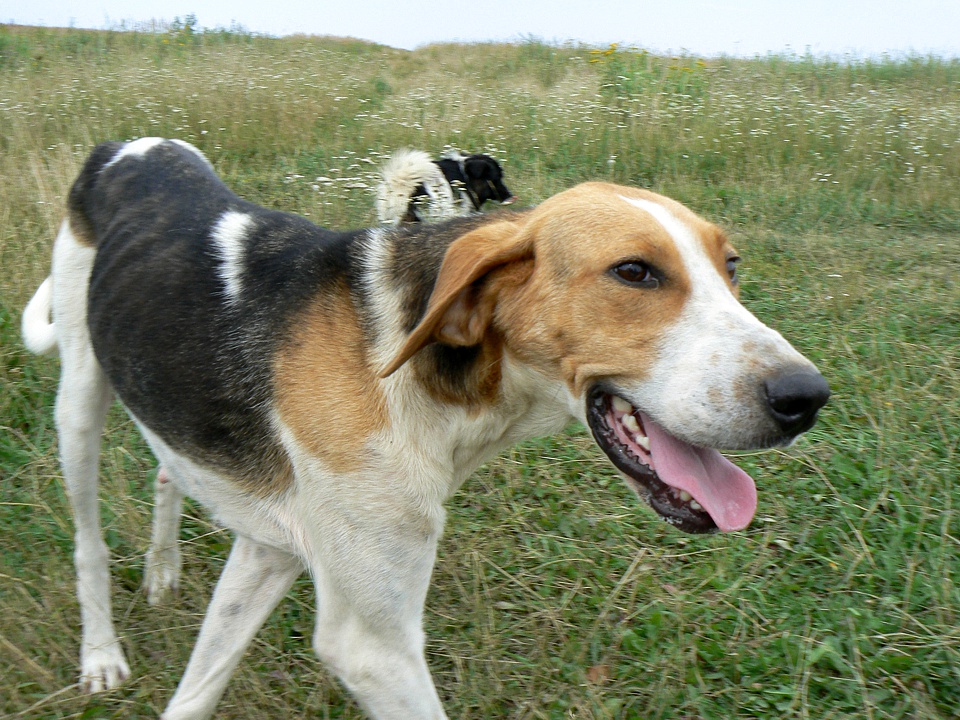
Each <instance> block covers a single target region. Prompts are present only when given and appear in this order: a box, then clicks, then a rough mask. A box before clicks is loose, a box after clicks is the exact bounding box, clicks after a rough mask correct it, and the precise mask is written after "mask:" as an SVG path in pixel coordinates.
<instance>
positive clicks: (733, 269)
mask: <svg viewBox="0 0 960 720" xmlns="http://www.w3.org/2000/svg"><path fill="white" fill-rule="evenodd" d="M739 262H740V258H738V257H737V256H736V255H734V256H733V257H731V258H727V275H729V276H730V282H732V283H734V284H736V283H737V281H738V278H737V264H738V263H739Z"/></svg>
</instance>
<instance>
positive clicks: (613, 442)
mask: <svg viewBox="0 0 960 720" xmlns="http://www.w3.org/2000/svg"><path fill="white" fill-rule="evenodd" d="M587 423H588V424H589V426H590V430H591V432H593V437H594V439H595V440H596V441H597V444H598V445H599V446H600V448H601V449H602V450H603V451H604V452H605V453H606V454H607V457H609V458H610V460H611V462H613V464H614V465H615V466H616V467H617V469H618V470H620V472H621V473H623V474H624V475H625V476H626V478H627V482H628V484H629V485H630V487H631V488H632V489H633V490H634V491H635V492H636V493H637V494H638V495H640V497H642V498H644V499H645V500H646V501H647V502H648V503H649V504H650V506H651V507H652V508H653V509H654V510H655V511H656V512H657V513H658V514H659V515H660V516H661V517H662V518H663V519H664V520H666V521H667V522H669V523H670V524H671V525H675V526H676V527H678V528H680V529H681V530H684V531H685V532H690V533H704V532H713V531H715V530H718V529H719V530H721V531H723V532H729V531H732V530H742V529H743V528H745V527H747V525H749V524H750V521H751V520H752V519H753V515H754V513H755V512H756V509H757V488H756V485H754V482H753V479H752V478H751V477H750V476H749V475H747V474H746V473H745V472H743V470H741V469H740V468H738V467H737V466H736V465H734V464H733V463H731V462H730V461H729V460H727V459H726V458H725V457H723V455H721V454H720V453H719V452H718V451H716V450H714V449H711V448H703V447H698V446H696V445H691V444H690V443H687V442H684V441H683V440H680V439H679V438H676V437H674V436H673V435H670V434H669V433H668V432H667V431H666V430H664V429H663V428H662V427H660V426H659V425H658V424H657V423H655V422H654V421H653V420H652V419H651V418H650V417H649V416H647V415H646V414H644V413H643V412H641V411H640V410H638V409H637V408H635V407H634V406H633V405H631V404H630V403H629V402H627V401H626V400H624V399H623V398H622V397H620V396H619V395H615V394H612V393H608V392H606V391H604V390H603V389H601V388H600V387H594V388H593V389H592V390H591V391H590V392H589V393H588V395H587Z"/></svg>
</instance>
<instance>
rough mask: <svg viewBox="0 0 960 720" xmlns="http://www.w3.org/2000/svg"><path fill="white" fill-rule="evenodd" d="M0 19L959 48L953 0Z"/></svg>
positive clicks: (311, 5)
mask: <svg viewBox="0 0 960 720" xmlns="http://www.w3.org/2000/svg"><path fill="white" fill-rule="evenodd" d="M3 5H4V7H3V8H0V22H4V23H6V22H12V23H20V24H25V25H46V26H50V27H55V26H69V25H73V26H75V27H83V28H112V27H116V26H118V25H119V24H120V22H121V21H127V23H128V24H129V23H131V22H133V23H136V22H143V21H149V20H165V21H170V20H173V18H174V17H176V16H179V17H181V18H183V17H185V16H186V15H188V14H190V13H193V14H194V15H196V17H197V21H198V24H199V25H200V26H201V27H208V28H215V27H229V26H230V25H231V24H232V23H239V24H240V25H243V26H244V27H245V28H246V29H247V30H250V31H253V32H258V33H265V34H270V35H288V34H291V33H307V34H315V35H342V36H350V37H356V38H362V39H366V40H373V41H375V42H378V43H382V44H384V45H390V46H393V47H398V48H406V49H413V48H416V47H418V46H420V45H424V44H427V43H431V42H443V41H461V42H469V41H484V40H521V39H524V38H529V37H534V38H537V39H540V40H545V41H550V42H554V41H556V42H564V41H567V40H575V41H581V42H585V43H588V44H591V45H607V44H609V43H611V42H621V43H624V44H625V45H633V46H640V47H644V48H647V49H649V50H652V51H657V52H679V51H682V50H685V51H687V52H689V53H692V54H695V55H716V54H720V53H725V54H733V55H747V56H752V55H755V54H766V53H767V52H775V53H779V52H794V53H800V54H802V53H805V52H806V51H807V50H810V51H811V52H813V53H814V54H829V55H836V56H840V55H844V54H853V55H856V56H860V57H865V56H876V55H880V54H882V53H889V54H892V55H904V54H910V53H914V54H927V53H934V54H938V55H945V56H951V57H956V56H960V0H657V1H656V2H653V1H651V0H580V1H579V2H566V1H564V0H512V1H504V0H416V1H415V2H407V1H406V0H336V1H330V0H283V1H281V2H266V1H265V0H153V1H152V2H139V1H138V0H28V1H23V0H21V1H20V2H13V1H10V2H4V3H3Z"/></svg>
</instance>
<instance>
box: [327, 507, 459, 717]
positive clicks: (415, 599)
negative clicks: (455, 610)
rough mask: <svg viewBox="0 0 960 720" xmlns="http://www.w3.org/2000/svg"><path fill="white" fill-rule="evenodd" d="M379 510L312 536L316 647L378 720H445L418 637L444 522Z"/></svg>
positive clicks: (331, 522)
mask: <svg viewBox="0 0 960 720" xmlns="http://www.w3.org/2000/svg"><path fill="white" fill-rule="evenodd" d="M377 505H378V503H376V502H374V503H371V504H370V506H369V507H368V509H367V511H366V512H364V513H362V514H360V515H355V514H350V515H349V516H346V515H340V514H339V513H334V514H333V515H332V516H330V515H328V516H325V517H324V523H323V525H322V526H321V527H318V528H316V529H315V530H316V532H317V534H318V535H319V537H318V538H317V539H318V541H319V542H318V544H317V545H318V547H319V548H320V552H319V553H317V554H316V556H315V559H314V566H313V568H312V570H313V574H314V580H315V582H316V584H317V627H316V632H315V634H314V647H315V649H316V652H317V655H318V656H319V657H320V659H321V660H323V661H324V662H325V663H326V664H327V665H328V666H329V667H330V668H331V669H332V670H333V671H334V672H335V673H336V674H337V675H338V676H339V678H340V679H341V681H343V683H344V685H346V686H347V688H348V689H349V690H350V692H351V693H352V694H353V696H354V697H355V698H356V699H357V701H358V702H359V703H360V704H361V705H362V706H363V708H364V710H366V712H367V713H368V714H369V715H370V716H371V717H373V718H375V719H376V720H446V717H447V716H446V714H445V713H444V712H443V707H442V706H441V704H440V698H439V697H438V695H437V691H436V689H435V688H434V685H433V679H432V678H431V677H430V671H429V669H428V668H427V662H426V658H425V656H424V634H423V629H422V618H423V604H424V601H425V599H426V594H427V588H428V586H429V583H430V575H431V572H432V571H433V563H434V558H435V555H436V547H437V540H438V538H439V535H440V528H441V527H442V519H440V520H439V521H437V520H436V519H434V520H427V519H426V518H423V517H416V516H415V514H414V513H411V514H409V515H408V514H406V513H402V512H397V508H390V509H384V508H380V507H377ZM391 510H392V512H391ZM337 515H339V517H336V516H337ZM436 515H437V516H442V510H440V509H439V508H438V509H437V513H436ZM335 517H336V519H334V518H335Z"/></svg>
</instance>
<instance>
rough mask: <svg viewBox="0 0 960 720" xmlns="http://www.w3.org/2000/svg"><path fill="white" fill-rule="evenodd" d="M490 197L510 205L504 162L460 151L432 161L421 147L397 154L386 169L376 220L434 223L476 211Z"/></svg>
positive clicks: (382, 176) (390, 223)
mask: <svg viewBox="0 0 960 720" xmlns="http://www.w3.org/2000/svg"><path fill="white" fill-rule="evenodd" d="M487 200H496V201H497V202H500V203H504V204H508V203H511V202H513V200H514V195H513V193H511V192H510V191H509V190H508V189H507V186H506V185H504V184H503V170H502V168H501V167H500V163H498V162H497V161H496V160H494V159H493V158H492V157H490V156H489V155H483V154H480V153H477V154H473V155H464V154H463V153H461V152H460V151H458V150H451V151H450V152H447V153H444V155H442V156H441V157H440V159H439V160H433V159H431V157H430V156H429V155H428V154H427V153H425V152H423V151H422V150H410V149H404V150H399V151H397V152H396V153H394V155H393V157H392V158H390V160H388V161H387V163H386V164H385V165H384V166H383V169H382V170H381V179H380V184H379V185H378V186H377V219H378V220H379V221H380V222H381V223H382V224H385V225H398V224H400V223H402V222H430V221H436V220H443V219H446V218H451V217H457V216H461V215H469V214H470V213H473V212H477V211H478V210H480V208H481V206H482V205H483V204H484V203H485V202H486V201H487Z"/></svg>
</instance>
